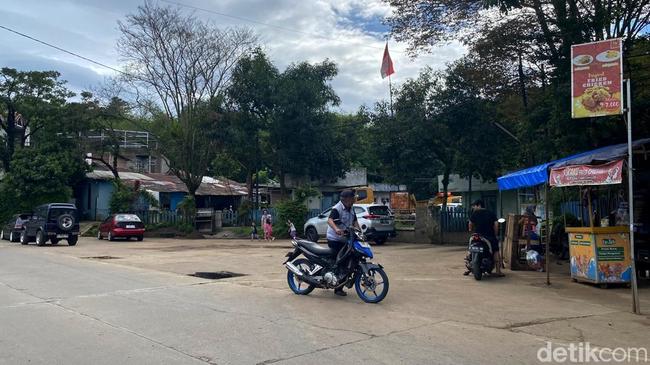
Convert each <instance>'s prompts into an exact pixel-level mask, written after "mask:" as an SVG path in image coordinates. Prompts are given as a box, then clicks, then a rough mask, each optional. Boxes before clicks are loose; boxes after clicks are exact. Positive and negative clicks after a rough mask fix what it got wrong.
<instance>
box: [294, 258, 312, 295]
mask: <svg viewBox="0 0 650 365" xmlns="http://www.w3.org/2000/svg"><path fill="white" fill-rule="evenodd" d="M293 264H294V265H296V266H297V267H298V268H299V269H300V271H302V272H304V273H306V272H309V271H310V270H311V269H312V263H311V262H309V260H307V259H298V260H295V261H294V262H293ZM287 282H288V283H289V288H291V291H293V292H294V293H296V294H298V295H307V294H309V293H311V292H312V291H314V288H315V286H314V285H312V284H308V283H305V282H304V281H302V280H300V279H298V277H296V275H294V273H293V272H292V271H291V270H287Z"/></svg>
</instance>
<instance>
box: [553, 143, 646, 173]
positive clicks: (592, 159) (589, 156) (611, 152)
mask: <svg viewBox="0 0 650 365" xmlns="http://www.w3.org/2000/svg"><path fill="white" fill-rule="evenodd" d="M649 143H650V138H645V139H639V140H636V141H634V142H632V149H636V148H639V147H643V146H644V145H646V144H649ZM625 156H627V143H621V144H616V145H613V146H609V147H604V148H599V149H597V150H593V151H589V152H587V153H584V154H581V155H580V156H574V157H572V158H570V159H567V160H563V161H561V162H558V163H556V164H555V165H553V166H552V167H554V168H557V167H564V166H572V165H595V164H599V163H604V162H610V161H614V160H618V159H621V158H624V157H625Z"/></svg>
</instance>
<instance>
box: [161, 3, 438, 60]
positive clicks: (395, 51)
mask: <svg viewBox="0 0 650 365" xmlns="http://www.w3.org/2000/svg"><path fill="white" fill-rule="evenodd" d="M158 1H160V2H163V3H168V4H172V5H176V6H180V7H183V8H188V9H194V10H199V11H204V12H206V13H211V14H215V15H219V16H222V17H225V18H230V19H236V20H241V21H244V22H249V23H253V24H258V25H262V26H265V27H270V28H276V29H279V30H283V31H285V32H291V33H297V34H302V35H307V36H310V37H316V38H321V39H326V40H329V41H333V42H341V41H342V42H346V40H342V39H337V38H331V37H327V36H324V35H322V34H316V33H309V32H304V31H302V30H298V29H293V28H289V27H284V26H281V25H276V24H269V23H264V22H260V21H258V20H254V19H250V18H244V17H240V16H237V15H231V14H226V13H221V12H218V11H214V10H210V9H206V8H200V7H198V6H193V5H187V4H183V3H179V2H176V1H171V0H158ZM357 46H360V47H366V48H372V49H377V50H381V51H383V50H384V47H377V46H371V45H367V44H357ZM392 52H394V53H406V52H401V51H398V50H393V51H392ZM425 57H426V56H425Z"/></svg>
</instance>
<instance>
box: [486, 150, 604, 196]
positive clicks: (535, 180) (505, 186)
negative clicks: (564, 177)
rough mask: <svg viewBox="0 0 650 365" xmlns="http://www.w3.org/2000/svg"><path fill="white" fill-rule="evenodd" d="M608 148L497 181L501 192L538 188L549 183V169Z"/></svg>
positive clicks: (574, 156)
mask: <svg viewBox="0 0 650 365" xmlns="http://www.w3.org/2000/svg"><path fill="white" fill-rule="evenodd" d="M605 148H607V147H603V148H599V149H597V150H593V151H588V152H582V153H578V154H576V155H572V156H569V157H565V158H561V159H559V160H555V161H551V162H546V163H543V164H541V165H537V166H533V167H529V168H526V169H523V170H519V171H515V172H511V173H509V174H507V175H504V176H501V177H500V178H498V179H497V184H498V185H499V190H512V189H520V188H527V187H531V186H537V185H541V184H545V183H547V182H548V169H549V168H551V167H554V166H557V164H559V163H562V162H564V161H568V160H571V159H577V158H580V157H583V156H585V155H588V154H591V153H594V152H596V151H600V150H601V149H605Z"/></svg>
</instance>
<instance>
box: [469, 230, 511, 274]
mask: <svg viewBox="0 0 650 365" xmlns="http://www.w3.org/2000/svg"><path fill="white" fill-rule="evenodd" d="M505 221H506V220H505V219H503V218H500V219H499V220H498V222H499V235H500V236H502V225H503V223H505ZM468 251H469V253H468V254H467V256H466V257H465V266H466V267H467V270H469V271H470V272H471V273H472V274H474V279H476V280H481V279H482V278H483V274H492V271H493V270H494V269H495V264H496V263H495V262H494V252H492V245H491V244H490V241H489V240H488V239H487V238H485V237H483V236H481V235H480V234H478V233H473V234H472V236H471V237H470V239H469V247H468ZM498 264H499V265H502V263H498Z"/></svg>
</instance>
